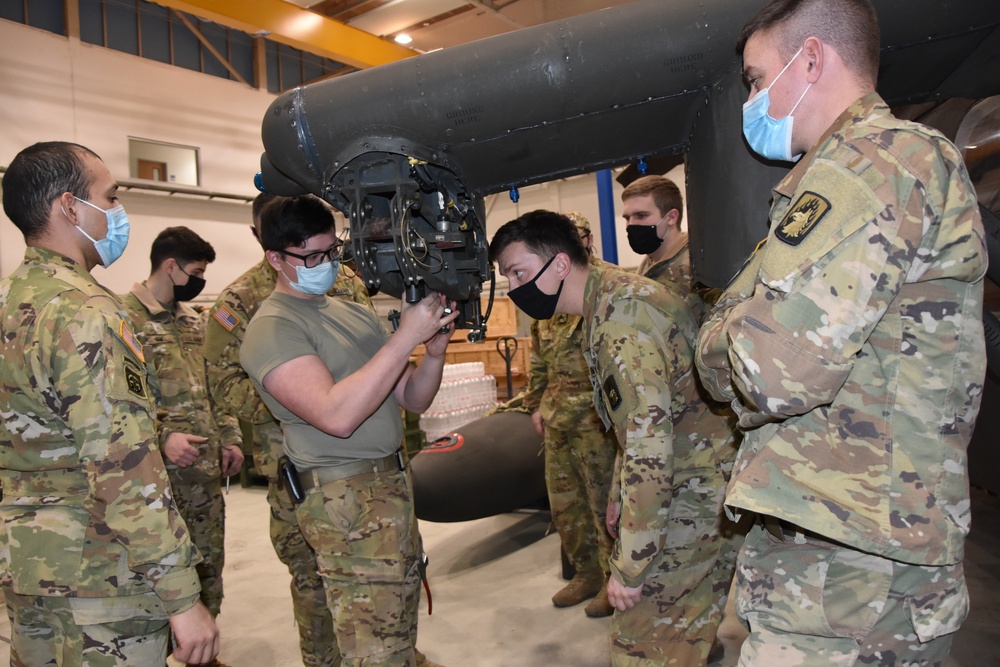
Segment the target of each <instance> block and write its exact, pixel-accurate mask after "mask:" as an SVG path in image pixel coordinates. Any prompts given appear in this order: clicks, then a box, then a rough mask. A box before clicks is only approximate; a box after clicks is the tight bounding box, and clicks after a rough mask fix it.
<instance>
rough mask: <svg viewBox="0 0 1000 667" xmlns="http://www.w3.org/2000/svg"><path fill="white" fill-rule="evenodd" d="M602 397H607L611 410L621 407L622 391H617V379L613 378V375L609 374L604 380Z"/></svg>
mask: <svg viewBox="0 0 1000 667" xmlns="http://www.w3.org/2000/svg"><path fill="white" fill-rule="evenodd" d="M604 397H605V398H606V399H607V401H608V405H609V406H611V409H612V410H617V409H618V408H620V407H621V404H622V393H621V392H620V391H618V381H617V380H615V376H614V375H609V376H608V377H607V379H605V380H604Z"/></svg>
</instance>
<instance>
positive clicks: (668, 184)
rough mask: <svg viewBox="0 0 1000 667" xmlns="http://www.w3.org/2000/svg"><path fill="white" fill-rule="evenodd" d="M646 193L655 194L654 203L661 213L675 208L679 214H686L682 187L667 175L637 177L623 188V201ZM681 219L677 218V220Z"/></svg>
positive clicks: (664, 213) (663, 213)
mask: <svg viewBox="0 0 1000 667" xmlns="http://www.w3.org/2000/svg"><path fill="white" fill-rule="evenodd" d="M645 195H653V203H654V204H656V208H658V209H660V215H666V214H667V213H670V211H671V209H675V208H676V209H677V212H678V213H679V214H681V215H683V214H684V197H683V196H682V195H681V189H680V188H678V187H677V184H676V183H674V182H673V181H671V180H670V179H669V178H667V177H666V176H643V177H642V178H637V179H635V180H634V181H632V182H631V183H629V184H628V187H626V188H625V189H624V190H622V201H625V200H626V199H629V198H630V197H643V196H645ZM680 220H681V219H680V218H677V222H680Z"/></svg>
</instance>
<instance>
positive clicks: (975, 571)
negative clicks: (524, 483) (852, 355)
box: [0, 487, 1000, 667]
mask: <svg viewBox="0 0 1000 667" xmlns="http://www.w3.org/2000/svg"><path fill="white" fill-rule="evenodd" d="M227 502H228V507H227V513H228V519H227V536H226V548H227V550H228V553H227V563H226V572H225V577H226V601H225V603H224V604H223V607H222V615H221V616H220V619H219V622H220V627H221V631H222V637H223V640H222V654H221V656H220V658H221V659H222V661H223V662H225V663H226V664H228V665H231V666H233V667H292V666H298V665H301V661H300V658H299V652H298V635H297V632H296V630H295V627H294V624H293V622H292V608H291V602H290V599H289V593H288V581H289V576H288V572H287V571H286V570H285V568H284V566H282V565H281V563H280V562H279V561H278V559H277V557H276V556H275V555H274V551H273V550H272V548H271V544H270V541H269V539H268V529H267V522H268V511H267V502H266V499H265V491H264V489H261V488H250V489H242V488H237V487H233V489H232V492H231V493H230V495H229V496H228V497H227ZM972 506H973V530H972V534H971V535H970V537H969V539H968V541H967V543H966V574H967V577H968V581H969V589H970V591H971V596H972V613H971V614H970V616H969V618H968V620H967V621H966V622H965V625H964V626H963V627H962V629H961V631H960V632H959V634H958V637H957V638H956V640H955V645H954V648H953V651H952V657H951V659H950V660H949V662H948V667H971V666H973V665H975V666H977V667H979V666H984V665H1000V624H998V623H997V619H998V618H1000V594H998V591H1000V581H998V579H1000V568H998V567H997V565H998V564H1000V499H998V498H997V497H994V496H990V495H987V494H986V493H985V492H982V491H974V492H973V502H972ZM421 531H422V533H423V536H424V542H425V546H426V550H427V552H428V554H429V555H430V558H431V566H430V579H431V591H432V594H433V598H434V599H433V601H434V609H433V614H432V615H431V616H428V615H427V613H426V612H427V601H426V599H425V600H424V601H423V603H422V611H421V619H420V640H419V643H418V645H419V646H420V648H421V650H423V651H424V652H425V653H426V654H427V655H428V657H430V658H431V659H432V660H435V661H437V662H440V663H441V664H443V665H445V666H446V667H501V666H502V667H508V666H511V665H514V666H517V667H607V665H608V664H609V648H608V623H609V621H608V619H590V618H587V617H586V616H585V615H584V614H583V609H582V606H581V607H575V608H570V609H556V608H554V607H553V606H552V603H551V602H550V599H549V598H550V597H551V596H552V594H553V593H554V592H555V591H556V590H558V589H559V588H560V586H561V585H562V583H563V582H562V580H561V579H560V577H559V565H558V561H559V541H558V538H557V537H556V535H555V534H554V533H551V534H550V533H548V516H547V514H545V513H538V512H523V513H514V514H506V515H501V516H496V517H491V518H487V519H480V520H477V521H469V522H465V523H457V524H435V523H422V524H421ZM721 635H722V638H723V642H724V644H725V645H726V654H725V656H724V657H723V659H722V660H721V661H720V662H716V663H713V665H715V666H716V667H718V666H725V667H730V666H731V665H735V664H736V660H737V655H738V652H739V644H740V642H741V641H742V640H743V637H744V633H743V629H742V627H741V626H740V625H739V624H738V623H737V622H736V621H735V620H734V619H733V618H732V616H731V615H730V616H729V617H727V619H726V620H725V621H724V622H723V626H722V630H721ZM9 637H10V628H9V625H8V622H7V619H6V616H5V615H3V616H2V619H0V664H7V663H8V662H9ZM170 664H171V665H172V666H173V665H176V664H177V663H175V662H172V661H171V663H170ZM139 667H147V666H139Z"/></svg>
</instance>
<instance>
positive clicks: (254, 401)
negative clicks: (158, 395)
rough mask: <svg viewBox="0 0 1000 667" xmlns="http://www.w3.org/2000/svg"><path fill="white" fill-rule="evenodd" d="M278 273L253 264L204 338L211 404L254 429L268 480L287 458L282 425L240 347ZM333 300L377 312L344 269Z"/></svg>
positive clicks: (257, 460) (223, 299) (229, 291)
mask: <svg viewBox="0 0 1000 667" xmlns="http://www.w3.org/2000/svg"><path fill="white" fill-rule="evenodd" d="M276 278H277V274H276V273H275V271H274V269H273V268H271V265H270V264H268V263H267V260H266V259H262V260H261V261H260V263H258V264H256V265H254V266H253V267H251V268H250V269H248V270H247V271H245V272H244V273H243V275H241V276H240V277H239V278H237V279H236V280H234V281H233V282H232V283H231V284H230V285H229V286H228V287H226V288H225V289H224V290H222V292H221V293H220V294H219V298H218V299H217V300H216V302H215V305H213V306H212V309H211V310H210V316H209V318H208V329H207V331H206V334H205V367H206V371H207V377H208V388H209V392H210V393H211V396H212V399H213V401H214V403H215V404H216V405H218V406H219V407H220V408H221V409H222V410H223V411H225V412H226V413H228V414H230V415H235V416H236V417H237V418H239V419H240V420H241V421H243V422H246V423H248V424H251V425H252V426H253V457H254V464H255V466H256V467H257V470H258V471H259V472H260V473H261V474H262V475H264V476H266V477H268V478H271V479H275V478H277V476H278V459H279V458H280V457H281V456H282V454H283V453H284V445H283V442H284V439H283V436H282V434H281V425H280V424H278V422H277V421H276V420H275V419H274V417H273V416H272V415H271V412H270V411H269V410H268V409H267V406H266V405H264V401H263V400H262V399H261V398H260V396H259V395H258V394H257V391H256V390H255V389H254V386H253V382H252V381H251V380H250V377H249V376H248V375H247V374H246V371H244V370H243V367H242V366H241V365H240V345H242V344H243V337H244V335H245V334H246V327H247V324H248V323H249V322H250V319H251V318H252V317H253V316H254V315H255V314H256V313H257V309H258V308H260V304H262V303H263V302H264V299H266V298H267V297H268V296H270V295H271V292H273V291H274V284H275V280H276ZM330 294H331V296H337V297H339V298H344V299H347V300H350V301H354V302H355V303H361V304H364V305H366V306H367V307H369V308H371V309H372V310H373V311H374V308H373V307H372V303H371V299H369V297H368V291H367V290H366V289H365V287H364V283H363V282H362V281H361V279H360V278H358V277H357V276H352V275H349V274H347V273H346V272H345V271H344V268H343V267H341V270H340V273H339V274H338V276H337V281H336V282H335V283H334V285H333V289H332V290H331V292H330Z"/></svg>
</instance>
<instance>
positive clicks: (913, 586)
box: [735, 524, 969, 667]
mask: <svg viewBox="0 0 1000 667" xmlns="http://www.w3.org/2000/svg"><path fill="white" fill-rule="evenodd" d="M772 525H776V524H769V525H768V528H765V527H764V526H763V525H761V524H758V525H756V526H754V527H753V528H752V529H751V531H750V533H749V535H748V536H747V540H746V544H745V545H744V546H743V549H742V550H741V551H740V555H739V560H738V563H737V574H736V586H735V596H736V600H735V602H736V611H737V613H738V614H739V616H740V620H742V621H743V622H744V624H745V625H747V627H748V629H749V630H750V636H749V637H748V638H747V640H746V642H745V643H744V644H743V649H742V651H741V653H740V662H739V664H740V665H747V666H749V665H765V664H766V665H769V666H773V667H786V666H788V667H791V666H793V665H794V666H796V667H800V666H801V667H812V666H815V667H820V666H822V667H830V666H831V665H840V666H846V665H856V664H859V665H860V664H864V665H886V666H890V665H906V666H907V667H911V666H916V665H944V664H945V660H946V658H947V656H948V652H949V650H950V649H951V641H952V638H953V637H954V633H955V631H957V630H958V628H959V626H960V625H961V623H962V621H963V620H964V619H965V617H966V615H967V614H968V610H969V597H968V591H967V590H966V587H965V576H964V574H963V569H962V564H961V563H956V564H954V565H947V566H940V567H926V566H920V565H911V564H908V563H900V562H898V561H891V560H887V559H885V558H882V557H880V556H876V555H873V554H868V553H864V552H860V551H856V550H854V549H852V548H850V547H847V546H846V545H841V544H836V543H831V542H828V541H826V540H823V539H821V538H819V537H817V536H814V535H812V534H803V532H802V531H801V530H795V529H794V528H790V529H785V530H775V529H774V528H773V527H772ZM785 525H786V526H787V525H788V524H785Z"/></svg>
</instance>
